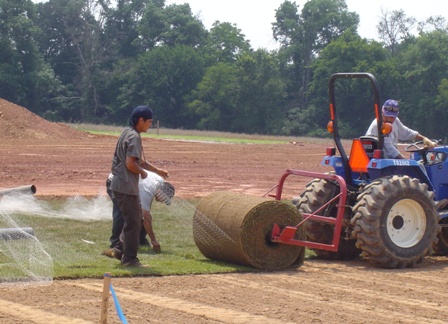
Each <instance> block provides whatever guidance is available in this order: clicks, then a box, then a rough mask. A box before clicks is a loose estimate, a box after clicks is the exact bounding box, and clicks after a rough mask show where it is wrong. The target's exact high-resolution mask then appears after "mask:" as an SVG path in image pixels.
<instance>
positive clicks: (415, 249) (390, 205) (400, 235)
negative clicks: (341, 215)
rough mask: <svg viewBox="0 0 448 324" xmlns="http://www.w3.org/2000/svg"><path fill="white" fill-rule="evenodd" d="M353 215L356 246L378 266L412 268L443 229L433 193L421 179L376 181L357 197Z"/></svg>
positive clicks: (391, 178) (421, 259)
mask: <svg viewBox="0 0 448 324" xmlns="http://www.w3.org/2000/svg"><path fill="white" fill-rule="evenodd" d="M353 212H354V215H355V216H354V217H353V219H352V224H354V225H355V228H354V231H353V235H354V237H355V238H356V239H357V242H356V246H357V247H358V248H360V249H361V250H362V256H364V257H366V258H368V259H369V261H370V262H372V263H374V264H377V265H379V266H382V267H385V268H408V267H413V266H414V265H416V264H417V263H420V262H422V261H423V259H424V257H425V256H426V255H427V254H428V251H429V250H430V248H431V246H432V245H433V244H434V243H435V242H436V241H437V238H436V236H437V233H438V231H439V229H440V226H439V225H438V220H439V219H438V218H439V217H438V213H437V211H436V208H435V204H434V193H433V192H431V191H428V187H427V185H426V184H423V183H421V182H420V181H419V180H418V179H414V178H410V177H408V176H391V177H384V178H379V179H377V180H375V181H374V182H372V183H371V184H369V185H368V186H366V188H365V190H364V191H363V192H362V193H361V194H360V195H359V196H358V199H357V203H356V205H355V206H354V208H353Z"/></svg>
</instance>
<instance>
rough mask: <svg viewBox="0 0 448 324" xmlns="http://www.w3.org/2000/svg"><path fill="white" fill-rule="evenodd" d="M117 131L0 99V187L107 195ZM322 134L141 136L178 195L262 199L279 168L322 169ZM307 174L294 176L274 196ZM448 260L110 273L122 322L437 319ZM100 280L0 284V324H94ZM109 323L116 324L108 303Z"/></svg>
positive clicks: (443, 314) (443, 310)
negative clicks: (65, 121)
mask: <svg viewBox="0 0 448 324" xmlns="http://www.w3.org/2000/svg"><path fill="white" fill-rule="evenodd" d="M115 143H116V138H115V137H112V136H94V135H90V134H86V133H82V132H78V131H76V130H73V129H71V128H69V127H67V126H65V125H62V124H55V123H49V122H47V121H45V120H43V119H41V118H39V117H37V116H35V115H34V114H32V113H30V112H29V111H28V110H26V109H24V108H22V107H19V106H15V105H12V104H11V103H9V102H6V101H4V100H0V179H1V180H0V188H11V187H16V186H21V185H27V184H34V185H35V186H36V187H37V193H36V195H37V196H38V197H42V198H43V199H45V198H58V197H60V198H64V197H67V196H74V195H77V194H79V195H84V196H97V195H99V194H101V195H103V194H105V189H104V183H105V179H106V176H107V174H108V172H109V167H110V161H111V157H112V154H113V150H114V147H115ZM329 144H331V141H330V140H326V141H308V140H303V141H299V142H297V143H285V144H278V145H248V144H239V145H236V144H212V143H199V142H186V141H168V140H160V139H144V148H145V151H146V157H147V158H148V159H149V160H151V161H152V162H154V163H155V164H156V165H158V166H161V167H164V168H166V169H168V170H169V171H170V174H171V176H170V182H171V183H173V185H174V186H175V187H176V194H177V195H178V196H179V197H183V198H191V197H201V196H205V195H207V194H208V193H211V192H215V191H223V190H225V191H227V190H229V191H234V192H241V193H245V194H250V195H255V196H261V195H263V194H265V193H266V192H267V191H268V190H270V189H271V188H273V187H274V186H275V185H276V184H277V182H278V180H279V178H280V176H281V175H282V173H283V171H284V170H285V169H288V168H291V169H305V170H310V171H328V169H327V168H323V167H320V166H319V165H320V161H321V158H322V156H323V154H324V150H325V147H326V146H328V145H329ZM308 180H309V179H296V181H294V183H293V184H291V186H288V184H287V188H286V189H285V192H284V197H285V198H290V197H292V196H294V195H297V194H298V192H300V190H301V189H303V186H304V184H305V183H306V182H307V181H308ZM447 278H448V259H447V258H445V257H429V258H427V259H426V261H425V262H424V263H423V264H420V265H419V266H418V267H417V268H414V269H405V270H386V269H378V268H374V267H372V266H370V264H369V263H368V262H367V261H366V260H362V259H361V260H356V261H350V262H335V261H322V260H306V261H305V264H304V265H303V266H302V267H300V268H298V269H297V270H290V271H281V272H266V273H251V274H216V275H195V276H168V277H149V278H141V277H140V278H123V279H118V278H114V279H113V284H114V288H115V291H116V293H117V294H119V296H120V297H119V300H120V303H121V307H122V309H123V310H124V312H125V313H126V317H127V320H128V321H129V323H446V319H447V318H448V307H447V306H448V301H447V298H446V296H447V291H448V279H447ZM101 294H102V280H98V279H83V280H64V281H55V282H54V283H53V284H52V285H50V286H46V287H29V288H8V289H7V288H1V289H0V322H1V323H31V322H34V323H91V322H98V320H99V315H100V298H101ZM109 306H110V307H109V323H120V321H119V319H118V317H117V316H116V315H115V309H114V306H113V304H112V302H110V305H109Z"/></svg>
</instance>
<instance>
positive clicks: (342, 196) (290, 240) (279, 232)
mask: <svg viewBox="0 0 448 324" xmlns="http://www.w3.org/2000/svg"><path fill="white" fill-rule="evenodd" d="M290 175H296V176H302V177H310V178H320V179H326V180H333V181H336V182H337V183H338V184H339V187H340V193H339V194H338V195H336V196H335V197H334V198H333V199H331V200H330V201H328V202H327V203H326V204H325V205H322V206H321V207H320V208H319V209H317V210H316V211H315V212H313V213H311V214H308V213H302V216H303V220H302V221H301V222H300V223H299V224H297V225H296V226H286V227H285V228H283V229H281V228H280V226H278V224H273V228H272V233H271V240H272V242H276V243H281V244H290V245H298V246H306V247H309V248H312V249H319V250H327V251H337V250H338V247H339V239H340V236H341V235H340V234H341V229H342V222H343V218H344V209H345V207H346V206H345V202H346V200H347V185H346V183H345V180H344V178H342V177H340V176H338V175H335V174H326V173H318V172H309V171H302V170H286V171H285V173H284V174H283V175H282V177H281V178H280V180H279V182H278V184H277V186H276V187H274V188H276V194H275V195H269V196H271V197H274V198H275V199H276V200H281V198H282V191H283V185H284V183H285V180H286V178H287V177H288V176H290ZM274 188H273V189H274ZM334 201H337V202H336V207H337V208H338V211H337V215H336V218H333V217H325V216H321V215H319V214H318V213H320V212H321V211H322V210H325V207H326V206H328V205H329V204H331V203H332V202H334ZM308 220H313V221H319V222H322V223H330V224H334V233H333V240H332V242H331V244H323V243H316V242H311V241H302V240H296V239H294V235H295V233H296V231H297V229H298V228H299V226H302V225H303V224H304V223H305V222H306V221H308Z"/></svg>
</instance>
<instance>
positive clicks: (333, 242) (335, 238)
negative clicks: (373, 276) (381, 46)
mask: <svg viewBox="0 0 448 324" xmlns="http://www.w3.org/2000/svg"><path fill="white" fill-rule="evenodd" d="M352 78H354V79H358V78H363V79H368V80H369V81H370V85H371V87H372V91H373V97H374V105H373V108H374V112H375V116H376V119H377V125H378V130H379V131H378V134H379V136H378V137H366V136H360V137H359V138H356V139H354V140H353V142H352V146H351V149H350V153H349V154H347V153H346V151H345V149H344V146H343V143H342V141H341V138H340V135H339V130H338V123H337V121H338V120H337V117H336V116H337V114H336V102H335V94H334V89H335V82H336V81H337V80H338V79H352ZM329 95H330V116H331V117H330V122H329V124H328V126H327V129H328V130H329V132H331V133H332V134H333V137H334V143H335V147H331V148H327V150H326V151H327V152H326V156H325V157H324V159H323V161H322V165H325V166H328V167H331V168H333V171H331V172H329V173H327V174H319V175H318V176H317V177H316V173H307V172H304V171H298V170H287V173H285V175H284V176H283V177H282V179H281V181H280V183H279V186H278V187H279V188H280V189H277V190H278V193H277V196H276V197H277V199H280V198H281V188H282V186H283V182H284V180H285V178H286V176H287V175H289V174H296V175H302V176H303V175H305V176H306V175H308V176H311V177H313V178H314V179H313V180H311V181H310V182H309V183H308V184H307V185H306V188H305V190H304V191H303V192H302V193H301V195H300V197H297V198H295V199H293V203H294V204H295V205H296V206H297V208H298V210H299V211H300V212H301V214H302V215H303V217H304V221H303V224H301V225H303V226H304V227H305V233H306V240H305V241H303V242H302V241H298V240H294V239H293V238H292V235H293V234H294V233H293V232H294V231H293V230H292V228H289V231H290V233H289V234H288V233H287V230H288V229H280V228H274V231H273V235H272V240H273V241H274V242H279V243H286V244H295V245H303V246H307V247H309V248H311V249H313V251H315V253H316V254H317V255H318V256H320V257H321V258H326V259H339V260H349V259H353V258H356V257H358V256H359V255H362V256H363V257H365V258H367V259H368V260H369V261H370V262H371V263H373V264H375V265H378V266H381V267H385V268H407V267H413V266H414V265H416V264H417V263H420V262H422V261H423V260H424V258H425V256H426V255H428V254H429V253H432V252H433V251H435V252H437V253H440V254H448V209H447V208H446V207H447V206H446V205H447V204H446V202H448V200H447V198H448V161H447V157H448V147H446V146H443V145H440V142H439V143H438V144H439V145H438V146H437V147H435V148H434V149H427V148H425V147H423V145H422V142H416V143H413V144H410V145H409V146H407V147H406V151H407V152H409V154H410V158H409V159H404V160H403V159H402V160H399V159H384V158H383V157H384V153H383V147H384V135H386V134H388V133H389V132H390V131H391V130H392V127H393V125H391V124H388V123H383V121H382V118H381V105H380V91H379V86H378V83H377V80H376V79H375V77H374V76H373V75H372V74H370V73H336V74H334V75H332V76H331V78H330V81H329ZM337 152H338V153H339V154H337Z"/></svg>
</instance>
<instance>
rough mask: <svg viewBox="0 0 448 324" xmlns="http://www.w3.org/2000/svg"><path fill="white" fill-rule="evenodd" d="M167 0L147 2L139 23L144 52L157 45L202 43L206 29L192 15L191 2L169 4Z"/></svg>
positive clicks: (141, 44)
mask: <svg viewBox="0 0 448 324" xmlns="http://www.w3.org/2000/svg"><path fill="white" fill-rule="evenodd" d="M164 2H165V1H147V4H146V9H145V12H144V14H143V17H142V19H141V21H140V22H139V25H138V32H139V38H137V39H136V40H135V41H134V43H138V44H139V46H140V48H141V51H145V50H149V49H152V48H154V47H156V46H164V45H166V46H176V45H185V46H191V47H193V48H197V47H199V46H203V45H204V43H205V40H206V37H207V31H206V30H205V28H204V25H203V24H202V22H201V21H200V20H198V19H197V18H196V17H194V16H193V14H192V12H191V8H190V5H189V4H183V5H169V6H167V7H164Z"/></svg>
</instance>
